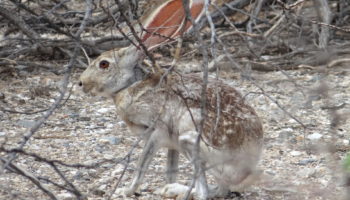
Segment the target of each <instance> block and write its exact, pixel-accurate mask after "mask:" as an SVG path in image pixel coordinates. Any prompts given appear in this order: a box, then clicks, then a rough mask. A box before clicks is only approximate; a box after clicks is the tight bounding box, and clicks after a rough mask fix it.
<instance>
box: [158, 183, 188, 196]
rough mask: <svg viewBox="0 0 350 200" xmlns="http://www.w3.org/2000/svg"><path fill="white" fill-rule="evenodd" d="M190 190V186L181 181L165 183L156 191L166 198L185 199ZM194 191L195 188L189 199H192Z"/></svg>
mask: <svg viewBox="0 0 350 200" xmlns="http://www.w3.org/2000/svg"><path fill="white" fill-rule="evenodd" d="M188 190H189V187H188V186H186V185H181V184H179V183H171V184H167V185H165V186H164V187H162V188H159V189H158V190H157V191H156V192H155V193H156V194H158V195H161V196H162V197H165V198H175V199H183V198H184V197H185V195H186V194H187V191H188ZM193 191H194V190H192V192H191V194H190V198H189V199H192V196H193Z"/></svg>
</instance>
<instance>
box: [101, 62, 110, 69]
mask: <svg viewBox="0 0 350 200" xmlns="http://www.w3.org/2000/svg"><path fill="white" fill-rule="evenodd" d="M99 67H100V68H101V69H107V68H108V67H109V62H108V61H106V60H102V61H101V62H100V65H99Z"/></svg>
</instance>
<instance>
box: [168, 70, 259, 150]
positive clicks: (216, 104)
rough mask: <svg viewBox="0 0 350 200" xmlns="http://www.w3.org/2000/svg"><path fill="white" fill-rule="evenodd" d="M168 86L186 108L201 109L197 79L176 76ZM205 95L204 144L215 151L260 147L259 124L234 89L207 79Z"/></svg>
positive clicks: (198, 81)
mask: <svg viewBox="0 0 350 200" xmlns="http://www.w3.org/2000/svg"><path fill="white" fill-rule="evenodd" d="M172 82H173V84H172V90H173V91H174V93H175V95H177V96H179V97H180V99H181V100H182V101H184V104H186V106H188V107H189V108H191V109H196V110H198V109H199V108H200V107H201V101H202V97H201V90H202V84H203V80H202V78H201V77H200V76H198V75H194V74H190V75H181V76H180V75H176V76H174V77H173V81H172ZM206 94H207V100H206V105H207V106H206V108H207V116H206V119H205V121H204V127H203V128H204V129H203V136H204V137H203V140H204V142H206V143H207V144H208V145H210V146H212V147H214V148H218V149H233V148H240V147H242V145H244V144H245V143H247V142H253V143H257V144H260V143H261V139H262V137H263V129H262V124H261V121H260V119H259V117H258V116H257V114H256V112H255V111H254V109H253V108H252V107H251V106H249V105H248V104H247V103H246V101H245V99H244V98H243V97H242V95H241V94H240V93H239V92H238V91H237V90H236V89H234V88H233V87H232V86H229V85H228V84H226V83H224V82H223V81H220V80H216V79H209V81H208V84H207V90H206Z"/></svg>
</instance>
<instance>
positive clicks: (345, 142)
mask: <svg viewBox="0 0 350 200" xmlns="http://www.w3.org/2000/svg"><path fill="white" fill-rule="evenodd" d="M0 136H1V132H0ZM343 144H344V145H349V140H343Z"/></svg>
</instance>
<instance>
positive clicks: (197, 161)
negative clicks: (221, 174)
mask: <svg viewBox="0 0 350 200" xmlns="http://www.w3.org/2000/svg"><path fill="white" fill-rule="evenodd" d="M197 137H198V133H197V132H196V131H188V132H187V133H185V134H183V135H182V136H180V138H179V142H180V148H181V150H182V151H183V153H184V155H185V156H186V157H187V158H188V159H189V160H190V161H191V162H192V163H193V166H194V170H195V172H196V174H195V189H196V191H195V195H196V196H197V198H199V199H207V198H208V197H209V195H208V184H207V179H206V176H205V161H204V160H202V158H201V156H200V155H201V152H200V149H199V152H197V153H195V148H196V139H197ZM196 155H197V156H196Z"/></svg>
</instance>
